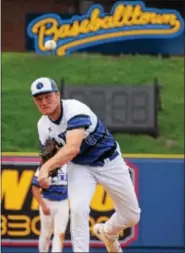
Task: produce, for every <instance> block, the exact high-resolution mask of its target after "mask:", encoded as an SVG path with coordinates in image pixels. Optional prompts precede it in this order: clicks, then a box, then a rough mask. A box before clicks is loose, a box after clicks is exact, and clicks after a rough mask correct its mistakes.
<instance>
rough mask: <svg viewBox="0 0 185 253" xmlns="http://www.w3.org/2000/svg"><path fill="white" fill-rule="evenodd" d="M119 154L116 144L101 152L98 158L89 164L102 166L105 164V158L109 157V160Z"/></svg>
mask: <svg viewBox="0 0 185 253" xmlns="http://www.w3.org/2000/svg"><path fill="white" fill-rule="evenodd" d="M118 155H119V152H118V151H117V145H116V146H114V147H112V148H111V149H109V150H108V151H106V152H105V153H103V154H102V155H101V156H100V157H98V159H97V160H96V161H95V162H93V163H92V164H90V166H103V165H104V164H105V159H109V160H110V161H112V160H114V159H115V158H116V157H117V156H118Z"/></svg>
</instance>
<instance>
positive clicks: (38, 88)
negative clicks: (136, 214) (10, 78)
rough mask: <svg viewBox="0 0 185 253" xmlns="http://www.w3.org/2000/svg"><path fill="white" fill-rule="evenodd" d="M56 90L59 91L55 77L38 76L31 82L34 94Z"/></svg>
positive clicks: (32, 93)
mask: <svg viewBox="0 0 185 253" xmlns="http://www.w3.org/2000/svg"><path fill="white" fill-rule="evenodd" d="M55 91H58V87H57V84H56V82H55V81H54V80H53V79H51V78H48V77H41V78H38V79H36V80H35V81H34V82H33V83H32V84H31V95H32V96H36V95H39V94H42V93H48V92H55Z"/></svg>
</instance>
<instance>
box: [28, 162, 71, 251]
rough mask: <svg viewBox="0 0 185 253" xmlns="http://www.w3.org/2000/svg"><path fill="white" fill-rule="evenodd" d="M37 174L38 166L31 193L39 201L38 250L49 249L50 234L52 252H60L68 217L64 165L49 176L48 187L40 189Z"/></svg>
mask: <svg viewBox="0 0 185 253" xmlns="http://www.w3.org/2000/svg"><path fill="white" fill-rule="evenodd" d="M38 174H39V168H38V169H37V171H36V173H35V175H34V177H33V179H32V193H33V196H34V197H35V199H36V200H37V201H38V203H39V213H40V225H41V229H40V236H39V252H48V251H49V245H50V240H51V236H52V234H53V239H52V252H62V250H63V243H64V238H65V231H66V227H67V224H68V219H69V203H68V194H67V173H66V165H65V166H63V167H62V168H61V169H59V170H58V171H57V174H56V175H55V176H53V177H50V178H49V180H50V186H49V188H48V189H41V187H40V185H39V183H38V180H37V178H38Z"/></svg>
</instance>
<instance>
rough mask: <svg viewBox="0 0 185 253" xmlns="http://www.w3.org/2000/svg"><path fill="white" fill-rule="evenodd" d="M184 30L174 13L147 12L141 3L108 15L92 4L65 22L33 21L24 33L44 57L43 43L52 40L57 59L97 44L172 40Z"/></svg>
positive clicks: (48, 16) (49, 16)
mask: <svg viewBox="0 0 185 253" xmlns="http://www.w3.org/2000/svg"><path fill="white" fill-rule="evenodd" d="M183 30H184V20H183V18H182V17H181V15H180V13H178V12H177V11H175V10H166V9H165V10H159V9H156V8H147V7H146V6H145V4H144V3H143V2H140V1H133V2H132V1H131V2H124V1H121V2H117V3H115V4H114V5H113V7H112V9H111V11H110V13H105V12H104V9H103V7H102V6H101V5H99V4H95V5H92V6H91V8H89V10H88V12H87V13H86V14H85V15H74V16H73V17H72V18H70V19H68V20H65V19H62V17H61V16H59V15H57V14H52V13H51V14H50V13H48V14H45V15H42V16H39V17H37V18H36V19H34V20H32V21H31V22H30V23H29V24H28V27H27V33H28V36H29V37H30V38H32V39H33V40H34V47H35V51H36V53H38V54H47V53H48V52H47V50H48V49H47V48H46V47H45V42H46V41H47V40H54V41H55V42H56V44H57V47H56V49H55V53H56V55H59V56H64V55H70V53H71V52H74V51H77V50H78V49H83V48H87V47H91V46H95V45H99V44H104V43H109V42H115V41H121V40H128V39H142V38H164V39H165V38H174V37H176V36H178V35H180V34H181V33H182V32H183Z"/></svg>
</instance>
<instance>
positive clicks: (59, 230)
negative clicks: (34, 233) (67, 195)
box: [39, 199, 69, 252]
mask: <svg viewBox="0 0 185 253" xmlns="http://www.w3.org/2000/svg"><path fill="white" fill-rule="evenodd" d="M44 201H45V202H46V205H47V206H48V207H49V208H50V211H51V215H44V214H43V212H42V209H41V208H40V210H39V211H40V225H41V230H40V236H39V252H48V251H49V244H50V239H51V235H52V234H53V240H52V252H62V249H63V244H62V238H61V237H62V235H64V234H65V230H66V227H67V224H68V219H69V203H68V199H67V200H61V201H50V200H48V199H44Z"/></svg>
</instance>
